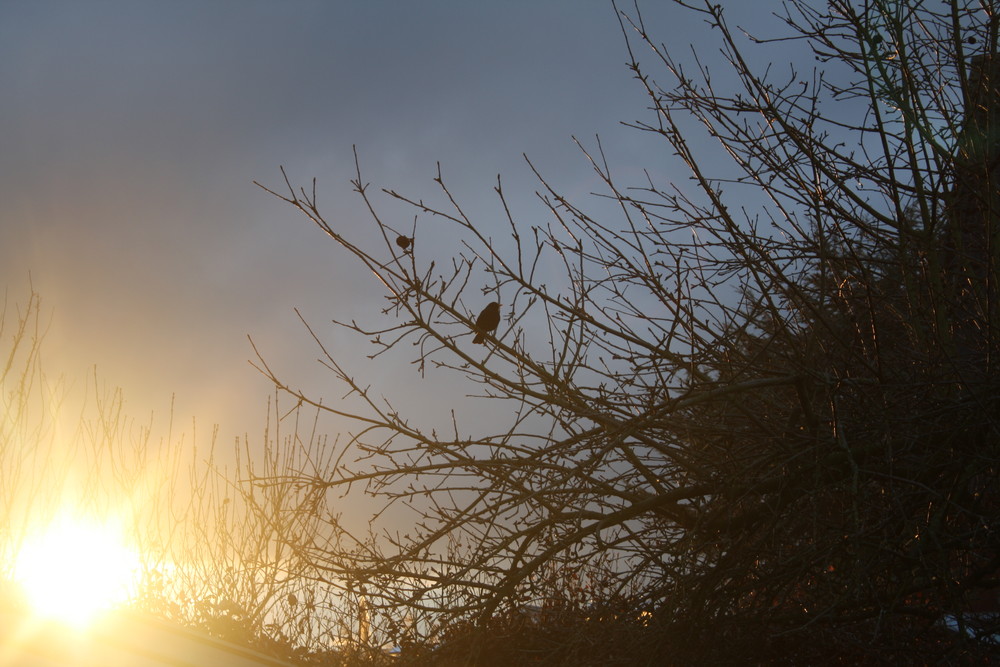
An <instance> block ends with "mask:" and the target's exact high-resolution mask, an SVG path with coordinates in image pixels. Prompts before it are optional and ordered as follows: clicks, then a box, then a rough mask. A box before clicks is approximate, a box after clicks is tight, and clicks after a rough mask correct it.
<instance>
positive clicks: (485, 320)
mask: <svg viewBox="0 0 1000 667" xmlns="http://www.w3.org/2000/svg"><path fill="white" fill-rule="evenodd" d="M499 325H500V304H499V303H497V302H496V301H493V302H492V303H490V304H489V305H488V306H486V307H485V308H483V312H481V313H479V317H477V318H476V337H475V338H474V339H473V340H472V342H473V343H475V344H476V345H482V344H483V343H485V342H486V337H487V336H489V335H490V334H491V333H493V331H494V330H495V329H496V328H497V326H499Z"/></svg>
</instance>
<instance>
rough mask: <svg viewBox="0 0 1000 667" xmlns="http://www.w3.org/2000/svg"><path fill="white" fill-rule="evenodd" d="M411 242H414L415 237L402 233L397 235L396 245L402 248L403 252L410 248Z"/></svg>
mask: <svg viewBox="0 0 1000 667" xmlns="http://www.w3.org/2000/svg"><path fill="white" fill-rule="evenodd" d="M411 243H413V239H411V238H410V237H409V236H403V235H400V236H397V237H396V245H398V246H399V247H400V248H402V249H403V252H406V251H407V250H409V249H410V244H411Z"/></svg>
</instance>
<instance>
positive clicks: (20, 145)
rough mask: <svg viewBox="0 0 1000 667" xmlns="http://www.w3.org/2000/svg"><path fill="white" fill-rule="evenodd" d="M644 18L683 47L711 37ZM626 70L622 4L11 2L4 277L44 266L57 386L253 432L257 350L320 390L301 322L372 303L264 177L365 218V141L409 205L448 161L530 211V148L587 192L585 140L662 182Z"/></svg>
mask: <svg viewBox="0 0 1000 667" xmlns="http://www.w3.org/2000/svg"><path fill="white" fill-rule="evenodd" d="M730 4H732V5H736V6H738V5H740V4H742V3H737V2H732V3H730ZM643 7H644V12H645V16H646V19H647V21H648V22H649V24H650V26H651V28H652V30H653V32H654V33H655V34H657V35H658V37H659V38H660V39H661V40H662V41H664V42H667V43H669V44H671V46H672V47H674V46H676V47H679V48H680V49H682V51H683V50H686V49H687V45H688V44H689V43H691V42H692V41H697V40H698V39H699V35H701V36H702V37H701V38H703V37H704V35H705V34H707V33H705V32H704V31H701V32H699V30H700V20H699V19H697V18H696V17H692V16H690V15H688V14H687V13H684V12H682V11H681V10H679V9H678V8H675V7H672V6H670V4H669V3H664V2H646V3H643ZM732 11H733V12H736V11H738V10H737V8H736V7H734V9H733V10H732ZM744 11H745V10H744ZM758 11H759V10H758ZM731 16H732V17H733V18H732V19H731V20H732V21H733V22H734V23H736V22H738V21H739V19H740V16H739V15H737V14H731ZM744 18H745V17H744ZM699 48H702V47H699ZM709 50H710V49H709ZM625 60H626V52H625V48H624V43H623V39H622V36H621V33H620V30H619V26H618V22H617V20H616V18H615V15H614V12H613V9H612V7H611V4H610V2H609V1H607V0H544V1H538V0H505V1H504V2H489V3H487V2H476V3H473V2H462V1H459V0H424V1H422V2H404V1H401V0H399V1H389V0H364V1H361V0H344V1H339V2H336V1H329V2H320V1H306V0H299V1H292V0H288V1H279V0H267V1H264V0H240V1H238V2H237V1H236V0H232V1H229V2H222V1H213V0H197V1H193V0H192V1H184V0H173V1H171V2H156V1H148V2H144V1H134V0H128V1H125V0H121V1H119V0H93V1H89V2H79V1H76V0H74V1H72V2H55V1H52V0H42V1H38V2H36V1H28V0H24V1H19V0H0V90H2V98H0V99H2V103H0V287H2V288H3V289H4V290H5V293H6V295H7V301H8V303H9V304H13V303H16V302H23V301H24V300H25V298H26V296H27V292H28V286H29V275H30V281H31V284H32V285H33V286H34V289H35V290H36V291H37V292H39V293H40V294H41V296H42V299H43V304H44V307H45V311H46V313H47V314H49V315H50V316H51V325H52V326H51V329H50V332H49V335H48V338H47V340H46V345H45V350H46V369H47V371H48V373H49V374H50V375H53V376H55V375H63V376H64V377H65V378H66V379H67V381H69V383H70V384H72V385H75V386H80V385H82V384H85V383H86V380H87V376H88V372H89V369H92V368H94V367H96V369H97V373H98V376H99V378H100V381H101V382H102V383H106V384H107V385H111V386H120V387H121V388H122V389H123V390H124V392H125V396H126V398H127V400H128V408H129V410H130V411H131V412H132V413H133V414H137V415H143V414H146V415H148V414H149V413H150V412H151V411H152V412H156V413H158V414H159V415H161V416H162V415H164V414H165V413H167V412H168V411H169V404H170V400H171V395H174V394H175V395H176V408H175V414H176V415H177V417H178V418H180V419H183V420H189V419H190V418H191V417H195V418H197V419H198V420H199V424H213V423H218V424H219V427H220V434H221V435H222V436H223V437H224V438H230V437H232V436H234V435H239V434H241V433H244V432H246V431H253V430H255V429H257V428H258V426H259V425H260V424H261V423H262V417H261V416H260V413H261V409H262V407H263V404H264V401H265V400H266V398H267V396H268V394H269V393H270V388H269V385H268V383H267V382H266V380H265V379H264V378H262V377H261V376H259V375H258V374H257V373H256V372H255V371H254V370H253V369H252V368H251V367H250V365H249V364H248V363H247V360H248V359H249V358H250V357H251V356H252V351H251V348H250V345H249V343H248V340H247V336H248V335H251V336H253V338H254V340H255V342H256V343H257V344H258V346H259V347H260V349H261V350H262V351H263V352H264V353H265V355H266V356H267V357H268V358H269V360H271V361H272V362H273V363H274V364H275V366H276V367H277V368H279V369H280V370H281V371H282V372H284V373H286V374H288V375H289V376H290V379H293V380H294V379H297V378H302V384H304V385H308V384H310V383H312V384H311V386H315V387H318V388H319V391H320V392H322V391H323V386H324V385H323V383H324V382H326V383H328V385H329V389H328V392H329V393H328V394H327V396H326V397H325V398H326V399H327V400H331V399H334V398H336V397H337V396H338V395H339V393H340V389H339V388H338V387H337V386H336V383H335V381H334V380H333V378H332V377H329V376H327V375H324V374H321V373H320V372H319V370H318V369H317V367H316V365H315V363H314V359H315V357H316V356H317V355H316V351H315V350H314V349H313V348H312V347H311V346H310V343H309V340H308V338H307V337H306V335H305V332H304V331H303V329H302V326H301V324H300V323H299V322H298V321H297V319H296V316H295V313H294V311H293V308H296V307H297V308H299V309H300V310H301V311H302V312H303V314H304V315H305V316H306V317H307V318H309V320H310V321H312V322H316V323H318V325H322V324H323V323H329V321H330V319H331V318H334V317H337V318H340V319H350V318H351V317H353V316H354V314H355V313H356V312H359V311H360V312H363V313H364V312H365V308H366V307H369V311H371V308H370V306H371V299H373V298H374V299H377V298H378V296H377V295H378V294H379V292H378V290H377V289H375V287H376V286H374V285H371V284H370V282H369V281H368V280H366V279H365V277H364V276H361V275H359V274H358V270H357V268H356V267H355V266H354V265H352V264H350V262H349V258H348V257H347V256H346V254H345V253H343V252H342V251H341V250H340V249H339V248H338V247H336V246H335V245H334V244H333V243H332V241H329V240H328V239H326V238H325V237H324V236H322V234H321V233H320V232H319V231H318V230H317V229H316V228H314V227H312V226H310V223H309V222H308V221H306V220H305V219H303V218H301V217H300V216H298V215H296V212H295V211H294V210H293V209H291V208H290V207H288V206H287V205H285V204H282V203H281V202H279V201H277V200H276V199H274V198H273V197H271V196H269V195H267V194H266V193H264V192H263V191H261V190H260V189H258V188H256V187H255V186H254V185H253V183H252V181H254V180H258V181H261V182H263V183H265V184H270V185H274V186H280V185H281V183H282V181H281V175H280V172H279V166H280V165H284V166H285V167H286V169H287V170H288V172H289V174H290V176H291V177H292V178H293V179H294V180H295V181H296V182H298V183H300V184H303V185H306V184H308V183H309V181H310V179H311V178H312V177H314V176H315V177H316V178H317V179H318V184H319V185H318V188H319V192H320V196H321V204H322V206H323V210H324V212H325V213H326V215H327V217H328V219H330V220H331V221H333V222H334V223H335V224H336V225H338V227H339V228H342V229H344V230H354V229H355V228H359V229H360V228H361V227H363V226H364V225H368V224H370V222H369V220H368V219H367V218H366V216H365V214H364V213H363V211H362V208H361V202H360V200H359V199H358V197H357V196H356V195H355V194H353V193H352V192H351V187H350V185H349V182H348V181H349V179H350V178H351V177H352V176H353V168H354V167H353V158H352V153H351V147H352V145H357V147H358V151H359V154H360V156H361V161H362V167H363V170H364V175H365V178H366V180H369V181H371V182H372V183H373V184H374V185H376V186H379V187H391V188H393V189H396V190H398V191H401V192H404V193H408V194H411V195H413V196H414V197H421V196H426V195H429V194H431V193H433V192H434V188H435V186H434V184H433V182H432V179H433V177H434V176H435V170H436V166H435V165H436V163H437V162H440V163H441V165H442V169H443V172H444V175H445V177H446V179H447V181H448V182H449V183H450V185H451V186H452V188H453V189H454V190H455V192H456V193H457V194H458V195H459V196H460V197H461V199H462V201H463V202H465V203H466V204H467V205H469V206H470V208H472V209H483V210H485V209H486V208H487V207H489V206H493V203H492V201H493V194H492V188H493V186H494V185H495V182H496V176H497V174H502V175H503V177H504V180H505V184H506V188H507V189H508V190H509V191H512V192H516V193H519V194H518V196H521V197H523V198H524V199H525V201H527V200H530V198H531V193H532V192H533V190H534V189H535V187H536V184H535V183H534V181H533V180H532V178H531V176H530V174H529V173H528V169H527V168H526V165H525V163H524V160H523V157H522V153H527V154H528V156H529V157H530V158H531V159H532V160H533V162H534V163H535V164H536V165H538V166H539V167H540V168H541V169H542V170H543V171H544V172H545V174H546V175H547V177H548V178H549V179H550V180H551V181H552V182H553V183H554V184H556V185H557V186H559V187H560V188H562V189H563V190H564V191H566V192H569V193H573V194H581V195H583V194H585V193H587V192H588V191H590V190H593V189H594V188H596V183H595V181H594V179H593V177H592V176H591V174H590V171H589V167H588V166H587V164H586V162H585V160H584V159H583V156H582V155H581V154H580V153H579V151H578V149H577V148H576V147H575V146H574V144H573V141H572V137H573V136H577V137H579V138H581V139H582V140H584V141H591V140H592V139H593V137H594V136H595V135H600V136H601V139H602V142H603V143H604V145H605V147H606V148H607V149H608V152H609V156H610V157H611V158H612V159H613V160H614V161H615V162H616V163H618V164H621V165H623V166H624V167H625V168H634V169H639V168H641V167H643V166H649V167H652V168H653V169H654V170H656V169H659V170H660V171H658V172H657V173H659V174H661V175H662V176H663V177H664V178H670V177H671V171H670V170H671V169H672V167H670V166H669V164H668V162H667V161H666V159H665V156H664V152H665V147H664V146H663V145H662V144H653V143H652V142H651V141H650V138H649V136H647V135H643V134H641V133H637V132H635V131H634V130H628V129H626V128H623V127H622V126H621V125H620V121H631V120H635V119H637V118H646V117H648V116H647V112H646V111H645V103H644V100H643V97H642V94H641V91H640V90H639V88H638V86H637V84H636V82H635V81H634V80H632V79H631V77H630V73H629V72H628V70H627V68H626V67H625ZM678 173H679V172H678ZM493 220H496V221H499V220H500V218H499V217H495V218H493ZM409 222H410V221H409V220H406V221H403V222H402V225H403V226H407V225H408V224H409ZM483 224H490V223H489V218H486V219H484V222H483ZM368 314H370V312H369V313H368ZM320 328H321V329H322V326H320ZM328 330H329V329H328V328H327V329H323V331H324V332H326V331H328ZM334 342H335V344H336V345H337V346H338V347H337V350H336V351H337V352H338V353H339V354H342V355H344V356H346V357H347V358H356V359H357V360H358V361H357V363H358V367H357V368H358V369H359V370H361V371H363V370H364V369H365V368H366V367H365V366H364V363H365V362H364V361H363V355H364V353H365V348H364V347H361V346H358V345H357V344H356V343H355V342H352V341H349V340H348V339H346V338H342V337H337V336H335V337H334ZM372 372H373V373H374V376H373V382H377V381H386V380H389V381H396V380H397V378H393V377H390V376H391V375H392V373H393V372H394V371H393V370H392V369H388V370H386V369H385V368H381V369H380V370H378V371H377V372H376V371H372ZM395 372H398V373H399V374H400V375H401V378H399V380H400V381H404V380H405V381H406V382H409V381H411V380H412V379H413V375H414V373H415V371H414V370H413V369H412V367H404V368H399V369H398V370H397V371H395ZM403 375H405V378H403V377H402V376H403ZM324 378H326V379H324Z"/></svg>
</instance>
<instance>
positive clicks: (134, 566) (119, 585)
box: [14, 517, 139, 626]
mask: <svg viewBox="0 0 1000 667" xmlns="http://www.w3.org/2000/svg"><path fill="white" fill-rule="evenodd" d="M138 572H139V557H138V555H137V554H136V553H135V552H134V551H133V550H131V549H129V548H128V546H127V545H126V543H125V540H124V539H123V535H122V533H121V530H117V529H116V528H115V526H114V525H113V524H112V523H110V522H99V521H93V520H89V519H82V518H78V517H61V518H59V519H57V520H55V521H53V522H52V523H51V524H49V525H48V526H47V527H45V528H44V529H43V530H41V531H39V532H38V533H36V534H35V535H33V536H30V537H29V538H28V539H26V540H25V542H24V544H23V545H22V547H21V549H20V551H19V553H18V556H17V560H16V562H15V567H14V576H15V578H16V579H17V581H19V582H20V584H21V586H22V587H23V589H24V592H25V594H26V596H27V598H28V600H29V601H30V602H31V605H32V606H33V607H34V609H35V611H36V613H37V614H39V615H40V616H43V617H46V618H52V619H57V620H60V621H63V622H66V623H69V624H72V625H75V626H82V625H86V624H87V623H88V622H89V621H90V620H91V619H92V618H94V616H96V615H97V614H98V613H99V612H101V611H103V610H106V609H109V608H111V607H113V606H115V605H117V604H120V603H122V602H124V601H126V600H127V599H128V598H129V596H130V595H131V593H132V589H133V587H134V585H135V581H136V578H137V576H138Z"/></svg>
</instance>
